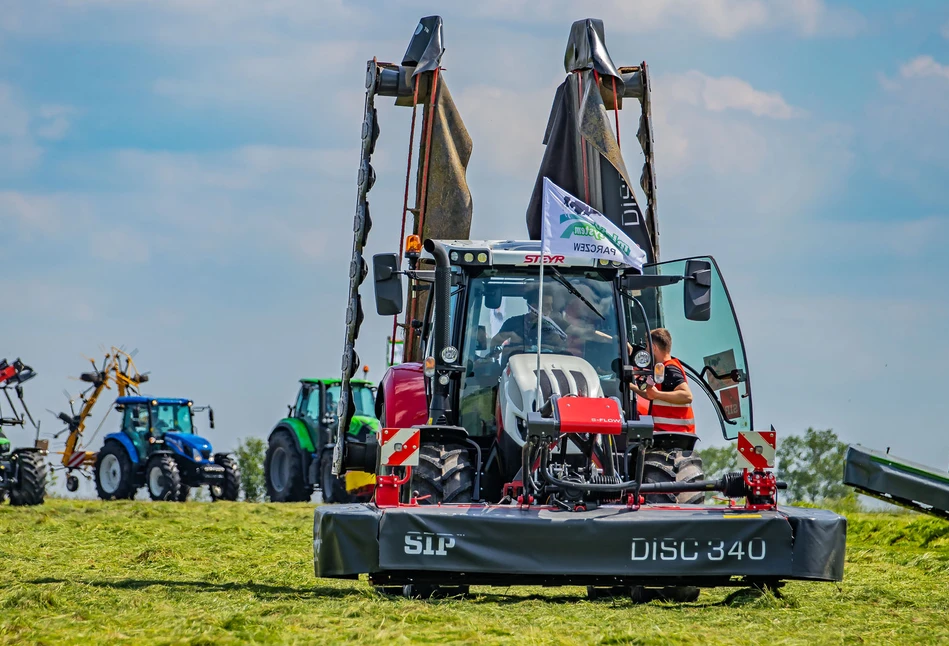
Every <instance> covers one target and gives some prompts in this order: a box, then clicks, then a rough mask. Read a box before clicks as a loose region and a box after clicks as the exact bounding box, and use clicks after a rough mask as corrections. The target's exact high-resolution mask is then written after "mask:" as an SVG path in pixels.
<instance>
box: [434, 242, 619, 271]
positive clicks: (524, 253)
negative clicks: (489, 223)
mask: <svg viewBox="0 0 949 646" xmlns="http://www.w3.org/2000/svg"><path fill="white" fill-rule="evenodd" d="M438 242H441V243H442V244H443V245H445V248H446V249H447V250H448V258H449V261H450V262H451V264H452V265H460V266H469V267H478V266H481V267H484V266H489V267H490V266H494V267H498V266H500V267H535V266H537V265H539V264H540V240H439V241H438ZM479 253H484V254H485V256H487V259H486V260H485V261H479V260H478V254H479ZM544 264H545V265H556V266H558V267H597V268H605V267H612V268H628V267H629V265H626V264H624V263H621V262H616V261H608V260H592V259H587V258H571V257H570V256H562V255H557V254H551V255H547V256H545V257H544Z"/></svg>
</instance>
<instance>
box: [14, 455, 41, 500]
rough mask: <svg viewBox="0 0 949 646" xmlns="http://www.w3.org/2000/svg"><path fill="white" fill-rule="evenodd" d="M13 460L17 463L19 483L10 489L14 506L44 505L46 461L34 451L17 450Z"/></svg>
mask: <svg viewBox="0 0 949 646" xmlns="http://www.w3.org/2000/svg"><path fill="white" fill-rule="evenodd" d="M11 461H13V462H14V463H15V464H16V465H17V469H16V470H17V484H16V485H15V486H14V487H13V488H12V489H11V490H10V504H11V505H14V506H17V507H19V506H24V505H42V504H43V499H44V498H46V462H45V461H44V460H43V456H42V455H40V454H39V453H35V452H33V451H23V452H16V453H14V454H13V456H12V458H11Z"/></svg>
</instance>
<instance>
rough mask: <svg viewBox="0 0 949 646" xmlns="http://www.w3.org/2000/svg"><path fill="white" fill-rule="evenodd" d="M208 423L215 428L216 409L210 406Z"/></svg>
mask: <svg viewBox="0 0 949 646" xmlns="http://www.w3.org/2000/svg"><path fill="white" fill-rule="evenodd" d="M208 425H209V426H210V427H211V428H214V409H213V408H210V407H209V408H208Z"/></svg>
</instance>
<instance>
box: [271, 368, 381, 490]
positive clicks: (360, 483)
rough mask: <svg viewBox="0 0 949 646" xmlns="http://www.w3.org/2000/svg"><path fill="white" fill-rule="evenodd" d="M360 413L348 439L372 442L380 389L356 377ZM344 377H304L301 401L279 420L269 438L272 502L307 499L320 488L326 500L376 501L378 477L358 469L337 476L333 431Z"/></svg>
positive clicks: (377, 422)
mask: <svg viewBox="0 0 949 646" xmlns="http://www.w3.org/2000/svg"><path fill="white" fill-rule="evenodd" d="M351 383H352V392H353V401H354V402H355V406H356V411H355V415H354V416H353V419H352V423H351V424H350V425H349V432H348V433H347V435H346V438H347V441H357V442H366V441H368V438H369V435H371V434H375V433H376V432H377V431H378V430H379V421H378V420H377V419H376V417H375V415H376V413H375V387H374V386H373V385H372V383H370V382H368V381H365V380H353V381H352V382H351ZM339 393H340V381H339V379H301V380H300V391H299V392H298V393H297V398H296V402H295V403H294V404H293V405H292V406H289V407H288V408H289V411H288V415H287V417H285V418H284V419H282V420H280V421H279V422H277V425H276V426H274V428H273V430H272V431H271V432H270V437H269V438H268V440H267V455H266V457H265V459H264V478H265V480H266V482H267V496H268V498H270V500H271V501H272V502H303V501H306V500H309V499H310V496H312V495H313V491H314V490H319V491H321V492H322V495H323V502H326V503H341V502H366V501H368V500H371V499H372V491H373V485H374V483H375V478H374V477H373V476H372V474H367V473H365V472H362V471H352V472H348V473H346V474H345V475H344V476H336V475H334V474H333V470H332V467H333V446H334V443H333V431H334V428H335V426H336V424H337V416H336V409H337V402H338V401H339Z"/></svg>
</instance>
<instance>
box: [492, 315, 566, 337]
mask: <svg viewBox="0 0 949 646" xmlns="http://www.w3.org/2000/svg"><path fill="white" fill-rule="evenodd" d="M502 332H513V333H514V334H516V335H518V336H519V337H521V342H524V343H529V342H530V341H531V340H536V339H537V317H536V316H534V315H533V314H518V315H517V316H512V317H511V318H509V319H508V320H506V321H504V323H502V324H501V329H500V330H498V334H500V333H502ZM544 332H545V333H548V332H552V333H553V334H554V337H553V338H554V339H556V340H557V341H560V340H562V337H561V335H560V332H558V331H557V328H556V327H554V325H553V324H552V323H551V322H550V321H546V320H545V321H544ZM549 340H550V341H553V339H549ZM535 342H536V341H535Z"/></svg>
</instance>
